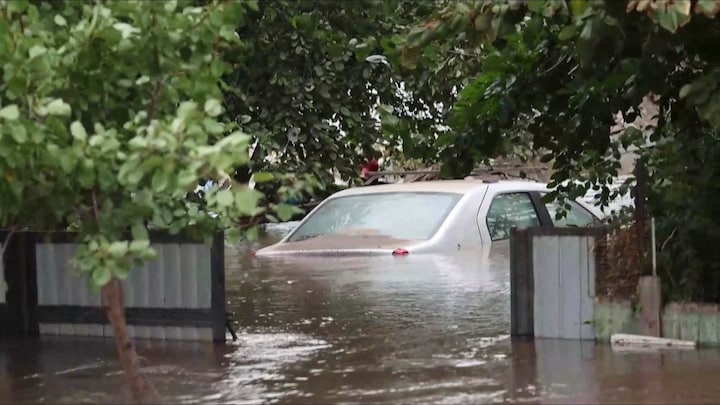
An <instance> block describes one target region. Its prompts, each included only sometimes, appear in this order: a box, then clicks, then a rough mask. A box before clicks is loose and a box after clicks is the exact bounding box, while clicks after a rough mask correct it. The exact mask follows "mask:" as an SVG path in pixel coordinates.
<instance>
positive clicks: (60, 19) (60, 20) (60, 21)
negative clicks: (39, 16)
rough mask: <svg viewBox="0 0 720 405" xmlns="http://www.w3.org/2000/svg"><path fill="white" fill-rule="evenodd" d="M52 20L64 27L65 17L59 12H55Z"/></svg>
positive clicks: (65, 23)
mask: <svg viewBox="0 0 720 405" xmlns="http://www.w3.org/2000/svg"><path fill="white" fill-rule="evenodd" d="M53 21H55V24H57V25H59V26H61V27H64V26H66V25H67V21H66V20H65V17H63V16H61V15H60V14H56V15H55V17H54V18H53Z"/></svg>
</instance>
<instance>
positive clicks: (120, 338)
mask: <svg viewBox="0 0 720 405" xmlns="http://www.w3.org/2000/svg"><path fill="white" fill-rule="evenodd" d="M102 297H103V300H104V301H105V311H106V312H107V316H108V319H109V320H110V325H111V326H112V329H113V334H114V335H115V342H116V344H117V351H118V357H119V358H120V363H121V364H122V367H123V369H124V370H125V375H126V376H127V378H128V382H129V383H130V390H131V392H132V396H133V398H134V399H135V401H137V402H143V401H145V400H151V399H153V398H152V397H155V396H156V392H155V390H154V388H153V387H152V386H151V385H150V384H149V383H148V382H147V381H146V380H145V378H143V375H142V373H141V372H140V357H139V356H138V354H137V352H135V347H134V346H133V343H132V341H131V340H130V334H129V333H128V328H127V323H126V322H125V302H124V299H123V289H122V283H121V281H120V280H118V279H116V278H113V279H112V280H110V282H108V283H107V284H105V286H103V287H102Z"/></svg>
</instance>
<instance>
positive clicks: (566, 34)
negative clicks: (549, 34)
mask: <svg viewBox="0 0 720 405" xmlns="http://www.w3.org/2000/svg"><path fill="white" fill-rule="evenodd" d="M576 32H577V27H576V26H575V25H568V26H567V27H565V28H563V29H562V30H560V33H559V34H558V39H560V40H561V41H567V40H568V39H570V38H572V37H574V36H575V33H576Z"/></svg>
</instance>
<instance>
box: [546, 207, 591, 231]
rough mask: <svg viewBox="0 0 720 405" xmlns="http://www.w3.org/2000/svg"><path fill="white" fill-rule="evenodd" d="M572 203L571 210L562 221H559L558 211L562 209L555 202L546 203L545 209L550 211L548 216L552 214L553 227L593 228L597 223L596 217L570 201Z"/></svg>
mask: <svg viewBox="0 0 720 405" xmlns="http://www.w3.org/2000/svg"><path fill="white" fill-rule="evenodd" d="M569 203H570V210H568V211H567V213H566V214H565V216H564V217H563V218H561V219H557V218H556V216H557V211H558V208H559V207H560V206H559V205H558V204H557V203H556V202H555V201H552V202H549V203H545V208H547V210H548V214H550V219H552V222H553V225H554V226H556V227H569V226H576V227H586V226H592V225H593V223H594V222H595V217H594V216H593V215H592V214H591V213H590V212H589V211H588V210H586V209H585V208H583V207H582V206H581V205H580V204H578V203H576V202H575V201H569Z"/></svg>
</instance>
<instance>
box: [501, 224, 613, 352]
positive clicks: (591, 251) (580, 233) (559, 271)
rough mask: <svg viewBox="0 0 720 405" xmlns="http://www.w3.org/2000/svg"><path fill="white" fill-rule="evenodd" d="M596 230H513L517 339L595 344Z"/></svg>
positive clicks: (598, 233)
mask: <svg viewBox="0 0 720 405" xmlns="http://www.w3.org/2000/svg"><path fill="white" fill-rule="evenodd" d="M603 234H604V233H603V230H601V229H593V228H550V227H537V228H530V229H524V230H519V229H513V230H512V232H511V236H510V252H511V254H510V280H511V281H510V283H511V313H512V315H511V334H512V335H514V336H534V337H538V338H560V339H580V340H593V339H595V334H594V330H593V325H592V321H593V316H594V297H595V264H596V254H595V248H594V247H595V241H596V240H597V238H599V237H601V236H602V235H603Z"/></svg>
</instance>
